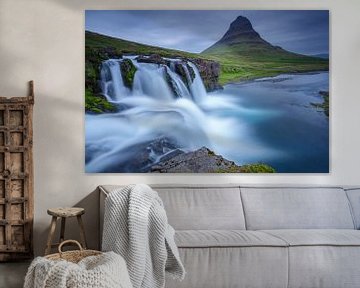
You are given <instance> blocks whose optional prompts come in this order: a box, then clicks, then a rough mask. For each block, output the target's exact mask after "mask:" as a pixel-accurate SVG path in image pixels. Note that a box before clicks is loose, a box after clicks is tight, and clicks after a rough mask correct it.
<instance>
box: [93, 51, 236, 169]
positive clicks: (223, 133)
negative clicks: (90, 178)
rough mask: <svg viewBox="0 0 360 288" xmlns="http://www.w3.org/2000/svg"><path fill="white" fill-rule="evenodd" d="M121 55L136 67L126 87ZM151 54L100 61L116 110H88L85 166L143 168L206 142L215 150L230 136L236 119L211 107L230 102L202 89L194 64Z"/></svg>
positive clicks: (103, 84) (106, 91)
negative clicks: (156, 58) (155, 60)
mask: <svg viewBox="0 0 360 288" xmlns="http://www.w3.org/2000/svg"><path fill="white" fill-rule="evenodd" d="M142 57H143V56H142ZM125 60H130V61H131V62H132V64H133V65H134V66H135V68H136V72H135V74H134V77H133V79H132V80H133V81H132V85H131V87H130V88H128V87H126V86H125V84H124V81H123V80H124V79H123V75H122V70H123V69H121V65H122V62H123V61H125ZM150 60H151V59H149V61H146V58H145V59H144V58H143V59H142V61H140V59H138V58H137V56H131V57H123V58H122V59H110V60H106V61H104V62H103V63H102V65H101V71H100V76H101V77H100V78H101V79H100V82H101V89H102V94H103V95H104V96H105V97H106V98H107V99H108V101H109V102H112V103H114V104H115V105H117V106H118V107H119V110H118V111H117V112H116V113H103V114H99V115H95V114H87V115H86V159H87V160H86V170H87V171H88V172H114V171H118V172H119V171H121V172H134V171H137V172H147V171H148V170H146V169H149V167H151V166H152V165H154V163H157V162H158V161H162V159H165V158H166V157H169V155H175V154H176V153H179V151H180V150H181V151H184V152H186V151H194V150H196V149H199V148H201V147H203V146H206V147H208V148H209V149H213V150H215V151H216V150H217V147H220V146H221V145H223V143H224V142H227V141H229V142H231V141H230V140H228V139H230V138H231V137H233V135H234V133H233V129H232V128H233V127H234V126H235V124H234V121H233V120H232V119H227V117H225V116H224V115H221V117H220V116H218V115H216V113H212V112H211V111H217V110H218V109H219V107H225V108H226V109H228V107H232V105H231V103H230V102H229V100H221V101H220V100H217V99H219V97H217V96H216V95H213V94H212V95H208V94H207V93H206V91H205V88H204V84H203V82H202V79H201V77H200V73H199V71H198V69H197V67H196V65H194V64H193V63H191V62H185V61H184V60H181V59H169V58H162V64H156V63H148V62H151V61H150ZM144 62H146V63H144ZM179 65H180V66H179ZM181 66H182V68H183V69H178V68H181ZM190 69H192V70H194V71H193V72H192V71H190ZM190 73H191V74H192V73H194V75H191V74H190ZM191 76H192V78H193V79H191ZM194 76H195V77H194Z"/></svg>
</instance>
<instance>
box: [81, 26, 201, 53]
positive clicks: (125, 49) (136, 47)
mask: <svg viewBox="0 0 360 288" xmlns="http://www.w3.org/2000/svg"><path fill="white" fill-rule="evenodd" d="M85 33H86V34H85V50H89V49H101V48H108V47H112V48H114V49H115V51H116V53H118V54H134V55H150V54H158V55H160V56H163V57H175V56H179V57H186V58H199V55H198V54H194V53H188V52H184V51H179V50H173V49H167V48H161V47H156V46H150V45H144V44H140V43H135V42H131V41H126V40H123V39H118V38H113V37H109V36H105V35H101V34H97V33H93V32H89V31H86V32H85ZM200 58H204V57H202V56H200Z"/></svg>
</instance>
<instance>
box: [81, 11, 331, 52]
mask: <svg viewBox="0 0 360 288" xmlns="http://www.w3.org/2000/svg"><path fill="white" fill-rule="evenodd" d="M239 15H243V16H246V17H248V18H249V19H250V21H251V22H252V24H253V26H254V29H255V30H256V31H257V32H259V33H260V35H261V36H262V37H263V38H264V39H265V40H267V41H269V42H270V43H272V44H274V45H279V46H281V47H283V48H285V49H288V50H291V51H294V52H299V53H304V54H316V53H327V52H328V50H329V43H328V42H329V28H328V25H329V15H328V11H317V10H309V11H307V10H291V11H290V10H289V11H287V10H238V11H236V10H222V11H205V10H204V11H201V10H196V11H191V10H190V11H188V10H179V11H171V10H170V11H169V10H130V11H126V10H88V11H86V23H85V25H86V29H88V30H91V31H95V32H98V33H102V34H106V35H110V36H114V37H118V38H122V39H126V40H130V41H135V42H140V43H144V44H149V45H155V46H162V47H167V48H172V49H179V50H185V51H190V52H201V51H203V50H204V49H206V48H207V47H209V46H210V45H212V44H213V43H214V42H216V41H217V40H219V39H220V38H221V37H222V35H223V34H224V33H225V32H226V30H227V29H228V27H229V25H230V23H231V22H232V21H233V20H234V19H235V18H236V17H237V16H239Z"/></svg>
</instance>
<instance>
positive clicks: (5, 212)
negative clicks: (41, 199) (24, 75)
mask: <svg viewBox="0 0 360 288" xmlns="http://www.w3.org/2000/svg"><path fill="white" fill-rule="evenodd" d="M33 105H34V83H33V81H30V82H29V95H28V96H26V97H11V98H8V97H0V262H4V261H11V260H19V259H25V258H31V257H32V256H33V243H32V242H33V241H32V234H33V233H32V231H33V215H34V201H33V199H34V197H33V191H34V188H33V185H34V184H33V155H32V146H33V124H32V122H33Z"/></svg>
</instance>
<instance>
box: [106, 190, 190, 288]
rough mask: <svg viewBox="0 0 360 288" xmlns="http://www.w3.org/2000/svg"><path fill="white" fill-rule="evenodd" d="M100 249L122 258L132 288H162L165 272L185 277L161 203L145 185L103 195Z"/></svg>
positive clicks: (172, 233)
mask: <svg viewBox="0 0 360 288" xmlns="http://www.w3.org/2000/svg"><path fill="white" fill-rule="evenodd" d="M102 250H103V251H114V252H116V253H118V254H120V255H121V256H122V257H124V259H125V261H126V263H127V267H128V270H129V274H130V279H131V282H132V284H133V287H134V288H162V287H165V271H166V272H167V273H169V274H170V275H171V276H172V277H173V278H175V279H179V280H182V279H183V278H184V276H185V270H184V267H183V265H182V263H181V260H180V257H179V252H178V249H177V246H176V244H175V241H174V229H173V228H172V227H171V226H170V225H169V224H168V222H167V217H166V212H165V209H164V207H163V203H162V201H161V199H160V197H159V196H158V194H157V192H156V191H154V190H152V189H151V188H150V187H149V186H147V185H144V184H139V185H131V186H126V187H124V188H119V190H117V191H113V192H112V193H110V194H109V196H108V197H107V198H106V200H105V215H104V231H103V241H102Z"/></svg>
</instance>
